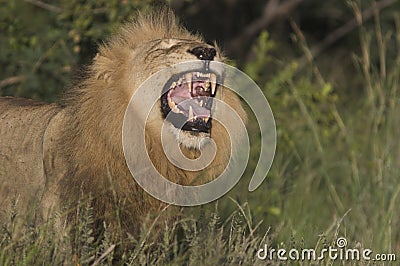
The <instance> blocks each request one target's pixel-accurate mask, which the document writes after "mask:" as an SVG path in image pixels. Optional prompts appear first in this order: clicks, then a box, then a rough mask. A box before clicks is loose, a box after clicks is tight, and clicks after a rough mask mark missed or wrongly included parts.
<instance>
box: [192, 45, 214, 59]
mask: <svg viewBox="0 0 400 266" xmlns="http://www.w3.org/2000/svg"><path fill="white" fill-rule="evenodd" d="M188 52H189V53H191V54H193V55H195V56H196V57H197V58H198V59H200V60H213V59H214V57H215V56H216V55H217V51H216V50H215V49H214V48H208V47H195V48H193V49H192V50H189V51H188Z"/></svg>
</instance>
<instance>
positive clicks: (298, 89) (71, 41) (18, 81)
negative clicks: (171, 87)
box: [0, 0, 400, 251]
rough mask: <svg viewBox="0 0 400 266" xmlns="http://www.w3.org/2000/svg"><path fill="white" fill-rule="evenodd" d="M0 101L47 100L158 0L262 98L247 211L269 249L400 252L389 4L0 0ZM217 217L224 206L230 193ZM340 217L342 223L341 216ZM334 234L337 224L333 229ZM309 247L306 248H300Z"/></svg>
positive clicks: (243, 197) (398, 61)
mask: <svg viewBox="0 0 400 266" xmlns="http://www.w3.org/2000/svg"><path fill="white" fill-rule="evenodd" d="M0 3H1V4H0V32H1V33H0V65H1V70H2V71H1V73H0V95H3V96H5V95H12V96H22V97H29V98H34V99H41V100H44V101H55V100H57V99H58V98H59V97H60V95H61V93H62V91H63V90H65V89H67V88H68V87H70V86H71V80H73V77H74V75H76V73H79V71H80V69H81V67H82V66H84V65H87V64H90V62H91V58H93V56H94V55H95V53H96V47H97V45H98V44H99V43H101V42H102V41H104V40H106V39H107V37H108V36H110V34H111V33H113V32H115V31H116V30H117V29H118V26H119V25H120V24H121V22H123V21H126V20H128V19H130V18H132V16H134V14H135V11H136V10H143V11H145V10H146V9H150V8H151V7H152V6H159V5H163V4H165V3H167V4H168V5H170V6H171V7H172V8H173V9H174V10H175V12H176V13H177V15H178V17H180V18H181V20H182V22H183V24H184V25H185V26H187V27H188V28H189V29H190V30H191V31H193V32H200V33H202V34H203V35H204V36H205V38H206V39H207V40H208V41H214V40H216V41H217V42H218V43H219V44H220V45H221V46H222V48H223V49H224V50H225V52H226V54H227V56H228V57H229V58H230V59H231V62H232V63H233V64H235V65H236V66H238V67H239V68H240V69H242V70H244V71H245V72H246V73H247V74H248V75H249V76H250V77H252V78H253V79H254V80H255V81H256V82H257V83H258V85H259V86H260V87H261V88H262V89H263V91H264V93H265V95H266V96H267V98H268V100H269V102H270V105H271V107H272V110H273V112H274V115H275V119H276V124H277V133H278V146H277V153H276V157H275V161H274V164H273V167H272V169H271V171H270V173H269V175H268V179H267V181H265V182H264V183H263V185H262V187H261V188H259V189H258V190H257V191H256V192H253V193H248V191H247V189H246V188H247V186H248V181H249V176H251V175H250V174H251V169H252V168H254V166H255V164H256V162H257V160H256V159H257V152H258V149H257V147H258V145H257V144H258V143H259V137H258V135H257V134H258V132H257V130H256V125H255V122H254V120H251V122H250V124H249V129H250V132H251V134H253V138H252V144H253V146H252V147H253V148H252V157H251V161H250V165H249V169H248V171H247V172H246V176H247V179H246V178H245V179H244V180H242V181H241V182H243V184H242V185H240V186H237V187H236V188H235V189H234V190H233V191H232V192H231V193H230V195H228V196H231V197H233V198H234V199H235V200H237V201H238V202H239V203H240V204H242V203H244V202H248V204H249V207H250V212H251V215H252V216H254V219H256V220H264V228H265V226H266V227H268V226H271V227H272V228H273V230H274V231H276V232H277V234H278V235H279V237H278V238H277V240H276V242H277V243H281V242H279V241H283V242H285V241H286V244H287V245H289V244H290V243H289V242H288V241H289V239H293V238H297V239H305V241H306V244H309V243H314V244H315V242H316V241H317V240H318V239H319V238H320V237H321V235H331V236H332V235H336V236H337V234H339V233H341V234H345V235H346V236H348V239H349V240H351V241H353V242H354V243H355V242H357V243H358V242H362V243H365V245H366V246H367V247H368V246H369V247H375V248H376V249H379V250H386V251H389V250H390V249H391V250H399V249H400V230H399V228H400V217H399V214H398V210H397V208H396V206H398V204H399V203H400V201H399V198H398V195H399V193H400V180H399V178H400V171H399V169H400V157H399V152H400V145H399V144H398V136H399V133H400V132H399V131H400V130H399V127H398V122H399V121H398V120H399V119H398V115H397V114H398V113H399V112H398V111H400V110H399V108H398V100H399V94H398V89H397V88H398V85H399V81H400V78H399V77H400V49H399V47H400V3H399V2H398V1H396V0H380V1H373V0H348V1H342V0H326V1H320V0H268V1H267V0H251V1H248V0H221V1H213V0H198V1H194V0H169V1H166V2H165V1H161V0H158V1H156V0H136V1H135V0H107V1H106V0H100V1H98V0H89V1H80V0H55V1H51V2H50V1H48V2H44V1H38V0H25V1H22V0H7V1H6V0H0ZM220 202H221V203H220V204H219V208H220V209H222V210H221V213H222V214H221V215H222V216H224V215H226V216H227V215H228V214H229V213H230V211H232V210H233V209H234V208H236V205H235V204H232V201H231V200H230V199H229V197H224V198H223V199H222V200H221V201H220ZM344 216H346V217H345V218H344V219H342V217H344ZM339 227H340V228H339ZM307 241H309V242H307Z"/></svg>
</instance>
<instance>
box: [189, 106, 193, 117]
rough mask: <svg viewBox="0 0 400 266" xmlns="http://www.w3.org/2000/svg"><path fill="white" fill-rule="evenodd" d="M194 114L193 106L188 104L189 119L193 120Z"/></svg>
mask: <svg viewBox="0 0 400 266" xmlns="http://www.w3.org/2000/svg"><path fill="white" fill-rule="evenodd" d="M193 118H194V115H193V108H192V106H189V120H193Z"/></svg>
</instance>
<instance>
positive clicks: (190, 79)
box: [161, 72, 217, 133]
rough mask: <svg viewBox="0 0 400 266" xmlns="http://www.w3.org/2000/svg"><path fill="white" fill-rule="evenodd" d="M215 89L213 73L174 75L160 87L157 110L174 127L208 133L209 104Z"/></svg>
mask: <svg viewBox="0 0 400 266" xmlns="http://www.w3.org/2000/svg"><path fill="white" fill-rule="evenodd" d="M216 90H217V75H216V74H215V73H211V72H207V73H205V72H187V73H184V74H181V75H174V76H173V77H172V78H170V80H169V81H168V82H167V84H166V85H165V87H164V90H163V94H162V96H161V111H162V113H163V115H164V118H166V119H167V120H168V121H169V122H171V123H172V124H173V125H174V126H175V127H176V128H179V129H182V130H185V131H190V132H205V133H210V130H211V127H212V124H211V120H212V119H211V107H212V102H213V97H215V94H216Z"/></svg>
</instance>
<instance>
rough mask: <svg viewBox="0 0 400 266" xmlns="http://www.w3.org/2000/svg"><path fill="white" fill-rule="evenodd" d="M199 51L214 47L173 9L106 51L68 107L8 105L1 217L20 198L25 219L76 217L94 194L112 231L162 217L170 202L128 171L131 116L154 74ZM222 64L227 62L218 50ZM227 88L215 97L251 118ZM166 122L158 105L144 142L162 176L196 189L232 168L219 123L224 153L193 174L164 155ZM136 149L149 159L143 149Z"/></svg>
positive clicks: (7, 101)
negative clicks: (125, 133) (134, 99)
mask: <svg viewBox="0 0 400 266" xmlns="http://www.w3.org/2000/svg"><path fill="white" fill-rule="evenodd" d="M198 46H209V45H208V44H205V43H204V41H203V40H202V38H201V37H200V36H197V35H192V34H191V33H190V32H188V31H187V30H186V29H184V28H182V27H181V26H180V25H179V24H178V23H177V22H176V19H175V17H174V15H173V14H172V13H171V12H170V11H164V12H163V14H160V13H159V12H157V13H153V14H150V15H146V16H145V15H139V17H138V19H137V20H136V21H134V22H131V23H128V24H126V25H125V26H124V27H122V29H121V30H120V33H119V34H117V35H115V36H114V37H112V38H111V39H110V40H109V41H108V42H107V43H105V44H104V45H101V46H100V47H99V52H98V54H97V56H96V57H95V58H94V60H93V63H92V65H91V66H90V67H89V69H88V73H86V78H84V79H83V81H82V82H81V83H80V84H78V85H77V86H76V87H74V88H73V89H71V90H70V91H69V92H68V93H67V95H66V97H65V99H64V100H63V101H62V102H61V103H60V104H39V103H36V102H34V101H27V100H18V99H13V98H0V134H1V135H0V136H1V138H0V182H1V186H0V200H1V202H0V203H1V204H2V205H1V207H0V208H2V210H3V214H4V213H6V212H7V210H8V207H9V206H10V205H11V203H10V202H11V201H12V199H14V198H19V206H20V208H19V210H20V212H21V214H24V213H28V210H34V211H35V213H36V216H37V217H38V218H39V220H41V221H45V220H47V219H48V217H49V216H51V213H52V212H54V211H58V212H61V213H67V214H68V213H74V208H76V205H77V202H78V201H79V199H81V198H82V197H83V198H85V197H88V196H89V195H91V197H92V198H93V208H94V210H95V216H96V217H95V218H96V219H98V220H100V221H101V220H102V221H105V222H106V224H111V225H113V224H115V223H116V221H117V219H116V215H117V212H116V209H118V210H119V216H120V217H119V219H118V220H119V221H120V224H118V227H121V228H122V230H123V231H126V232H129V233H131V234H135V233H137V230H138V229H137V226H138V224H139V222H140V220H141V219H142V218H143V217H145V216H147V215H157V212H158V211H159V210H160V208H161V207H162V206H163V204H162V203H161V202H160V201H158V200H156V199H154V198H152V197H151V196H149V195H148V194H147V193H146V192H144V191H143V190H142V189H141V188H140V187H139V186H138V185H137V184H136V183H135V181H134V179H133V178H132V176H131V174H130V172H129V170H128V168H127V166H126V163H125V159H124V155H123V150H122V123H123V118H124V114H125V110H126V108H127V105H128V102H129V100H130V98H131V96H132V94H133V93H134V91H135V90H136V89H137V88H138V87H139V86H140V84H142V83H143V82H144V81H145V80H146V79H147V78H148V77H149V76H150V75H152V74H154V73H155V72H157V71H158V70H160V69H162V68H165V67H167V66H169V65H173V64H175V63H179V62H184V61H188V60H197V58H196V57H195V56H193V55H192V54H190V53H187V50H188V49H192V48H194V47H198ZM215 60H217V61H222V60H223V57H222V55H221V54H220V52H219V51H218V55H217V57H216V58H215ZM161 90H162V88H160V92H161ZM221 90H222V89H220V90H219V91H218V95H217V97H218V98H220V99H221V100H223V101H224V102H226V103H228V104H229V105H231V106H232V107H233V108H234V109H235V110H236V111H237V112H238V113H239V115H240V116H241V117H242V118H243V119H244V120H245V113H244V110H243V109H242V107H241V104H240V100H239V99H238V97H236V95H235V94H234V93H232V92H231V91H229V90H224V91H223V92H222V91H221ZM156 109H157V108H156ZM162 121H163V118H162V114H161V111H160V108H158V109H157V110H154V111H153V115H152V116H150V119H149V121H148V123H147V124H146V143H147V147H148V151H149V154H150V157H151V160H152V162H153V164H154V165H155V167H156V168H157V169H158V170H159V171H160V173H162V174H163V175H164V176H166V177H167V178H169V179H170V180H171V181H174V182H176V183H179V184H184V185H188V184H191V183H193V182H197V181H196V180H197V179H196V178H197V177H199V175H202V176H204V173H206V174H205V176H206V179H207V180H211V179H213V178H215V177H216V175H218V174H219V173H220V172H221V171H222V170H223V169H224V168H225V166H226V163H227V160H228V159H229V156H230V145H231V143H230V141H229V136H228V135H227V132H226V131H225V130H224V128H223V127H222V126H221V125H220V124H219V123H217V122H215V121H213V128H212V133H211V137H212V138H213V139H214V141H215V142H216V144H217V146H218V153H217V156H216V158H215V160H214V161H213V162H212V164H211V165H210V166H209V167H208V168H207V169H206V170H205V172H188V171H184V170H181V169H178V168H177V167H175V166H173V165H172V164H171V163H169V162H168V160H167V158H166V157H165V155H164V153H163V150H162V146H161V143H160V128H159V125H160V123H162ZM138 123H144V121H138ZM182 149H183V152H184V154H185V155H186V156H187V157H189V158H196V157H197V156H199V151H198V150H196V149H193V148H191V149H187V148H185V147H184V145H183V146H182ZM135 152H137V154H138V156H141V154H143V153H144V152H145V151H139V150H138V151H135ZM207 180H203V182H204V181H207ZM0 216H2V215H1V214H0ZM22 216H23V215H22ZM115 226H116V227H117V225H115Z"/></svg>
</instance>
